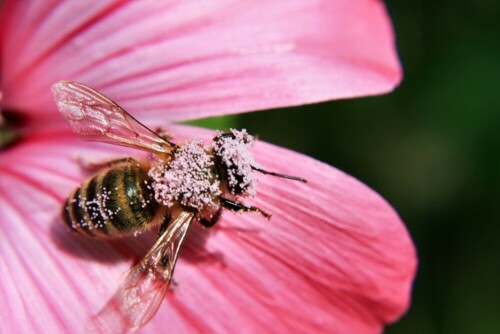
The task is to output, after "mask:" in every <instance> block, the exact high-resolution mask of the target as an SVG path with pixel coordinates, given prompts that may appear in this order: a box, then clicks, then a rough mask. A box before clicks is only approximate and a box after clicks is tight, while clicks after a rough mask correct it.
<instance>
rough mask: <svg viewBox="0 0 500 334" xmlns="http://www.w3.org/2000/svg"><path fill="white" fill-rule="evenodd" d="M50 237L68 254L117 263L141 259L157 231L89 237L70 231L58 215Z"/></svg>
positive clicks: (151, 243) (53, 223) (52, 225)
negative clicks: (112, 236) (106, 238)
mask: <svg viewBox="0 0 500 334" xmlns="http://www.w3.org/2000/svg"><path fill="white" fill-rule="evenodd" d="M50 237H51V239H52V241H53V242H54V244H55V245H56V246H57V247H58V248H59V249H60V250H61V251H63V252H66V253H68V254H71V255H74V256H76V257H79V258H84V259H88V260H90V261H97V262H107V263H116V262H122V261H128V260H130V259H131V258H133V259H135V261H136V262H137V261H139V260H140V259H141V258H142V256H143V255H144V254H146V252H147V251H148V249H149V247H150V246H151V245H153V243H154V239H155V237H156V233H153V232H151V233H149V232H148V233H143V234H142V235H139V236H137V237H128V238H123V239H115V240H111V239H109V240H104V239H97V238H90V237H89V238H87V237H85V236H82V235H79V234H76V233H72V232H71V231H69V230H68V229H67V228H66V227H65V226H64V223H63V222H62V219H61V218H59V217H58V218H55V219H54V221H53V222H52V224H51V228H50Z"/></svg>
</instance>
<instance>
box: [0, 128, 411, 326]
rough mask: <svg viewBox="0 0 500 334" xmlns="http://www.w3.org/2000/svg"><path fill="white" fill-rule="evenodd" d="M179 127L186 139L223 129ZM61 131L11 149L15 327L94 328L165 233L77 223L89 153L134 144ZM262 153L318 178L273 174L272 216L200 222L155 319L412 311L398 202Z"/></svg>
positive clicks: (8, 211) (228, 321)
mask: <svg viewBox="0 0 500 334" xmlns="http://www.w3.org/2000/svg"><path fill="white" fill-rule="evenodd" d="M169 130H170V129H169ZM171 130H173V131H172V132H173V133H174V134H175V135H176V138H178V139H179V140H182V139H183V138H192V137H202V138H205V139H207V140H210V137H211V136H212V135H213V134H211V133H210V132H208V131H202V130H200V129H196V128H191V127H175V128H172V129H171ZM44 131H48V130H44ZM50 131H52V132H50ZM50 131H49V132H46V133H34V134H33V136H32V137H30V138H31V139H27V140H25V141H24V142H22V143H20V144H18V145H17V146H14V147H13V148H11V149H10V150H8V151H5V152H2V153H1V155H2V158H1V159H0V180H1V181H2V182H1V183H0V201H1V203H2V210H1V211H0V235H1V236H2V242H1V243H0V266H1V270H2V272H3V273H6V274H5V275H6V277H5V278H4V279H2V284H0V303H2V304H3V305H12V306H13V307H15V308H16V309H15V311H13V312H12V314H9V313H2V314H1V315H0V317H1V320H2V321H1V322H0V331H1V332H19V329H20V328H19V326H24V329H26V330H25V331H26V332H56V331H59V332H63V331H68V330H70V328H71V331H72V332H75V331H77V332H84V331H85V328H84V327H83V325H82V327H81V328H75V326H74V324H75V323H80V324H83V323H84V319H86V318H87V317H89V316H91V315H93V314H95V313H97V312H98V311H99V310H100V308H101V307H102V306H103V305H104V304H105V303H106V300H107V299H108V298H110V297H111V296H112V294H113V292H114V290H115V289H116V284H117V282H118V280H119V277H120V276H121V275H122V273H123V272H125V271H126V269H127V268H128V267H129V266H130V264H131V261H130V260H131V258H135V259H137V258H138V257H140V256H141V255H142V254H144V253H145V251H146V249H147V248H148V247H149V246H150V245H151V244H152V238H153V236H152V235H149V236H144V237H142V236H141V237H138V238H131V239H128V240H123V241H112V242H106V241H95V240H86V239H82V238H78V237H76V236H73V235H70V234H69V233H67V232H66V231H65V229H64V227H63V224H62V222H61V221H60V219H59V218H58V212H59V211H60V206H61V203H62V201H63V198H64V197H65V196H66V194H68V193H69V191H70V190H71V188H72V187H74V186H76V185H78V183H79V182H80V181H79V180H80V179H81V177H82V174H81V169H80V167H79V166H78V164H77V162H76V161H77V158H78V157H80V158H82V157H83V158H85V159H92V160H93V161H96V159H103V158H104V157H105V156H106V155H107V156H108V157H110V156H115V157H116V156H117V155H119V156H123V154H126V152H130V150H126V149H122V148H117V147H113V146H109V145H107V146H106V145H100V144H96V143H85V142H82V141H80V140H79V139H77V138H75V137H74V136H72V135H71V134H70V133H69V132H66V131H61V130H60V129H57V128H56V129H52V130H50ZM132 152H133V151H132ZM254 152H255V156H256V160H257V161H258V162H259V163H261V164H262V165H263V166H264V167H266V168H268V169H269V170H273V171H277V172H283V173H289V174H292V175H299V176H301V177H305V178H306V179H307V180H308V181H309V182H308V183H307V184H302V183H298V182H294V181H290V180H285V179H280V178H276V177H272V176H266V175H262V176H261V177H260V176H259V185H258V189H257V191H258V194H257V197H256V198H255V200H253V201H248V202H249V203H251V202H253V203H254V204H255V205H258V206H260V207H261V208H263V209H264V210H266V211H267V212H270V213H272V214H273V217H272V219H271V221H266V220H265V219H263V218H262V217H260V216H258V215H250V214H249V215H235V214H233V213H230V212H225V213H224V214H223V217H222V219H221V221H220V222H219V223H218V224H217V225H216V227H214V228H212V229H203V228H201V227H198V226H193V228H192V230H191V231H190V232H191V233H190V234H189V236H188V238H187V240H186V244H185V247H184V248H183V249H182V250H181V258H180V260H179V263H178V266H177V269H176V272H175V280H176V282H178V284H177V286H175V287H174V290H173V291H172V292H169V293H168V294H167V297H166V298H165V301H164V303H163V305H162V306H161V307H160V310H159V311H158V314H157V315H156V316H155V317H154V318H153V320H152V321H151V323H150V324H149V325H147V326H146V327H145V328H144V330H143V331H144V332H145V333H148V332H160V331H162V330H164V328H165V324H168V327H169V329H171V330H172V331H174V332H192V331H194V330H198V331H200V332H202V331H211V332H217V333H234V332H237V331H241V330H242V329H244V330H245V331H247V332H266V333H267V332H290V331H302V332H332V331H333V332H339V333H341V332H348V333H373V332H379V331H380V330H381V327H382V326H383V325H384V324H386V323H389V322H392V321H394V320H395V319H397V318H398V317H399V316H401V314H402V313H403V312H404V311H405V310H406V308H407V307H408V302H409V293H410V287H411V284H412V280H413V277H414V274H415V266H416V256H415V250H414V248H413V245H412V242H411V240H410V238H409V236H408V233H407V231H406V229H405V227H404V226H403V224H402V223H401V220H400V219H399V217H398V216H397V214H396V213H395V212H394V211H393V209H392V208H391V207H390V206H389V205H388V204H387V203H386V202H385V201H384V200H383V199H382V198H380V197H379V196H378V195H377V194H375V193H374V192H373V191H372V190H370V189H368V188H367V187H366V186H364V185H363V184H361V183H360V182H359V181H357V180H355V179H353V178H352V177H350V176H348V175H346V174H344V173H342V172H340V171H338V170H336V169H334V168H332V167H330V166H327V165H325V164H322V163H320V162H318V161H315V160H313V159H310V158H307V157H305V156H302V155H300V154H298V153H294V152H291V151H287V150H285V149H282V148H278V147H275V146H272V145H269V144H265V143H258V144H257V145H256V146H255V148H254ZM128 154H130V153H128ZM16 317H17V318H16ZM21 319H22V321H21ZM20 321H21V324H19V322H20ZM21 329H23V328H21Z"/></svg>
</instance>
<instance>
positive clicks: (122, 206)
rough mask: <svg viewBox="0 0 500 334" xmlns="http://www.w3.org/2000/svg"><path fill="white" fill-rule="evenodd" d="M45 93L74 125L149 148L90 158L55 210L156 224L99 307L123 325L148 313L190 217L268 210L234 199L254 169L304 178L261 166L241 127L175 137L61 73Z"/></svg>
mask: <svg viewBox="0 0 500 334" xmlns="http://www.w3.org/2000/svg"><path fill="white" fill-rule="evenodd" d="M52 93H53V96H54V99H55V102H56V104H57V107H58V109H59V111H60V112H61V114H62V115H63V117H64V118H65V119H66V120H67V121H68V122H69V124H70V126H71V128H72V129H73V131H74V132H75V133H77V134H79V135H83V136H86V137H87V138H89V139H94V140H97V141H101V142H107V143H110V144H115V145H121V146H128V147H132V148H135V149H139V150H142V151H146V152H149V153H150V157H149V159H143V160H137V159H133V158H125V159H118V160H114V161H110V162H106V163H102V164H97V165H96V166H95V167H97V168H98V169H99V170H98V172H97V173H96V174H94V175H93V176H91V177H90V178H89V179H87V180H86V181H85V182H83V183H82V185H80V186H79V187H78V188H76V189H75V190H74V191H73V192H72V193H71V194H70V195H69V196H68V198H67V200H66V202H65V204H64V206H63V210H62V220H63V221H64V222H65V224H66V225H67V226H68V228H69V229H70V230H72V231H74V232H76V233H78V234H82V235H85V236H90V237H96V238H120V237H124V236H130V235H135V234H137V233H141V232H143V231H145V230H148V229H151V228H152V227H155V226H160V228H159V235H158V239H157V240H156V242H155V243H154V245H153V246H152V247H151V249H150V250H149V251H148V252H147V254H146V255H145V256H144V258H143V259H142V260H141V261H140V262H139V263H138V264H136V265H135V266H133V267H132V268H131V269H130V270H129V271H128V272H127V274H126V276H125V278H124V281H123V282H122V284H121V286H120V288H119V290H118V292H117V294H116V295H115V297H113V298H112V300H111V301H110V302H109V303H108V305H107V306H106V307H105V308H104V310H103V311H101V313H103V312H104V313H106V312H108V311H109V312H115V311H116V310H118V311H116V312H118V313H119V314H120V318H121V321H122V322H123V323H124V326H125V328H126V329H130V330H135V329H138V328H140V327H142V326H144V325H145V324H146V323H147V322H148V321H149V320H150V319H151V318H152V317H153V316H154V314H155V312H156V311H157V309H158V307H159V306H160V304H161V302H162V300H163V298H164V296H165V293H166V291H167V288H168V286H169V283H170V281H171V279H172V275H173V272H174V267H175V263H176V261H177V258H178V255H179V250H180V247H181V245H182V243H183V241H184V239H185V236H186V233H187V231H188V229H189V227H190V225H191V223H192V222H193V221H195V220H197V221H199V222H200V223H201V224H202V225H203V226H205V227H211V226H213V225H214V224H215V223H216V222H217V220H218V219H219V217H220V215H221V212H222V210H223V209H227V210H230V211H233V212H255V213H258V214H261V215H262V216H264V217H266V218H270V215H269V214H268V213H266V212H265V211H264V210H262V209H260V208H258V207H254V206H247V205H245V204H243V203H241V202H240V201H239V200H238V199H239V198H240V197H248V196H254V195H255V193H256V191H255V180H254V178H253V172H254V171H257V172H260V173H263V174H268V175H273V176H277V177H282V178H286V179H291V180H295V181H300V182H306V180H305V179H303V178H300V177H295V176H290V175H284V174H280V173H275V172H270V171H267V170H265V169H263V168H261V167H260V166H259V165H258V164H257V163H256V162H255V161H254V159H253V156H252V154H251V152H250V150H249V149H250V147H251V146H252V144H253V142H254V138H253V137H252V136H251V135H249V134H248V133H247V132H246V131H245V130H243V131H237V130H234V129H231V130H230V131H228V132H217V133H216V136H215V137H214V138H213V141H212V142H211V143H210V144H209V145H204V144H203V142H201V141H200V140H191V141H188V142H185V143H183V144H176V143H174V142H172V141H171V140H170V139H169V138H167V136H162V135H161V134H159V133H156V132H154V131H152V130H150V129H149V128H147V127H146V126H144V125H143V124H141V123H140V122H139V121H137V120H136V119H135V118H134V117H133V116H131V115H130V114H129V113H127V112H126V111H125V110H124V109H123V108H121V107H120V106H119V105H118V104H116V103H115V102H113V101H112V100H111V99H109V98H108V97H106V96H104V95H102V94H101V93H99V92H97V91H96V90H94V89H92V88H90V87H88V86H86V85H83V84H81V83H77V82H72V81H60V82H58V83H56V84H54V85H53V86H52ZM106 308H107V309H108V310H106ZM110 310H111V311H110ZM98 316H99V315H98Z"/></svg>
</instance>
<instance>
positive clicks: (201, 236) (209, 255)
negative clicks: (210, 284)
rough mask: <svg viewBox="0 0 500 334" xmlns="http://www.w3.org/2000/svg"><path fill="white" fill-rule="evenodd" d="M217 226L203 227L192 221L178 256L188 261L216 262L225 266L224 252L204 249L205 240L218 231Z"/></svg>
mask: <svg viewBox="0 0 500 334" xmlns="http://www.w3.org/2000/svg"><path fill="white" fill-rule="evenodd" d="M218 230H219V229H218V226H217V225H216V226H214V227H211V228H205V227H203V226H201V225H200V224H199V223H198V222H196V221H195V222H194V223H193V224H192V225H191V227H190V230H189V233H188V234H187V236H186V240H185V241H184V246H183V249H182V250H181V251H180V255H179V256H180V257H181V258H182V259H183V260H185V261H187V262H189V263H193V264H196V263H206V264H216V265H219V266H221V267H225V266H226V264H225V261H224V254H222V253H220V252H210V251H208V250H207V249H206V242H207V240H208V239H209V238H210V236H211V235H213V234H214V233H218V232H219V231H218Z"/></svg>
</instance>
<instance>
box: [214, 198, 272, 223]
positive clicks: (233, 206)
mask: <svg viewBox="0 0 500 334" xmlns="http://www.w3.org/2000/svg"><path fill="white" fill-rule="evenodd" d="M219 201H220V204H221V205H222V206H223V207H224V208H225V209H228V210H231V211H233V212H257V213H260V214H261V215H263V216H264V217H266V218H267V219H270V218H271V215H270V214H268V213H267V212H265V211H264V210H262V209H260V208H257V207H255V206H247V205H244V204H242V203H239V202H235V201H231V200H229V199H227V198H223V197H221V198H220V199H219Z"/></svg>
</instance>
